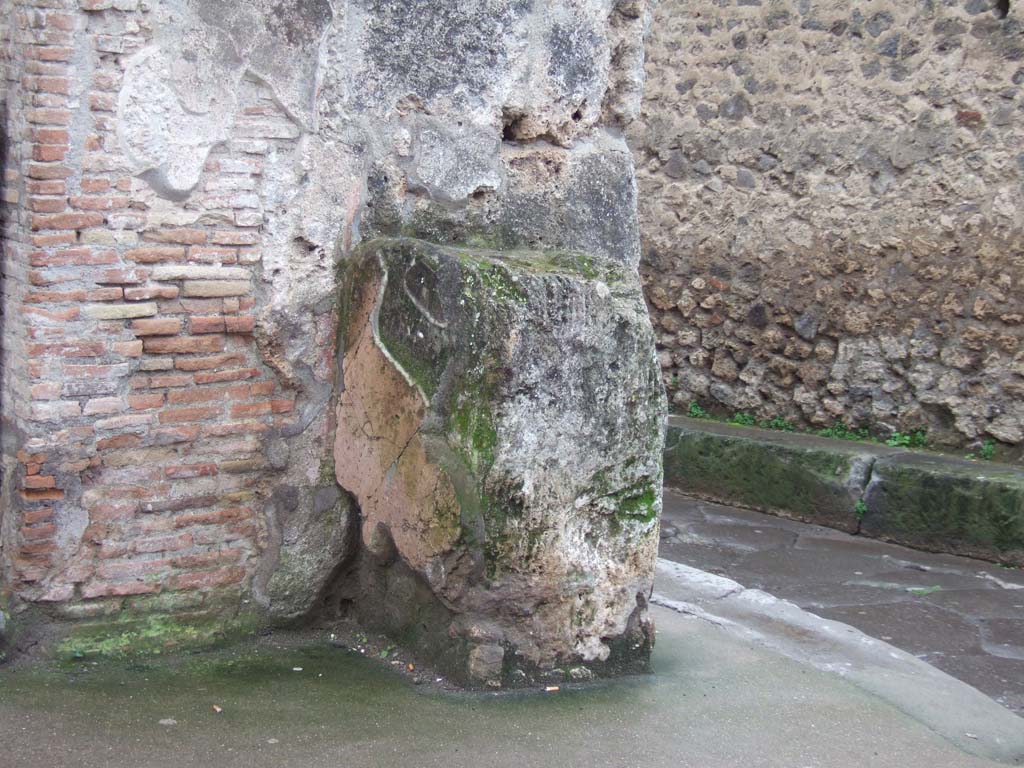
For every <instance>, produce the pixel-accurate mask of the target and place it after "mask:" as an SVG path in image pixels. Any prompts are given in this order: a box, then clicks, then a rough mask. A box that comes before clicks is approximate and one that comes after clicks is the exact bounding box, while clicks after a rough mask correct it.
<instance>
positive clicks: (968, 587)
mask: <svg viewBox="0 0 1024 768" xmlns="http://www.w3.org/2000/svg"><path fill="white" fill-rule="evenodd" d="M661 556H662V557H663V558H667V559H670V560H674V561H677V562H680V563H685V564H686V565H690V566H693V567H694V568H700V569H703V570H706V571H710V572H712V573H715V574H720V575H722V576H727V577H729V578H730V579H734V580H735V581H737V582H739V583H740V584H743V585H744V586H746V587H749V588H757V589H762V590H764V591H766V592H769V593H771V594H773V595H775V596H776V597H779V598H783V599H786V600H790V601H792V602H794V603H796V604H797V605H799V606H800V607H802V608H805V609H807V610H808V611H811V612H813V613H816V614H818V615H819V616H823V617H825V618H829V619H834V620H837V621H842V622H845V623H847V624H850V625H852V626H854V627H856V628H858V629H860V630H861V631H863V632H865V633H867V634H869V635H872V636H874V637H877V638H879V639H882V640H885V641H887V642H889V643H891V644H893V645H895V646H897V647H899V648H902V649H903V650H906V651H908V652H910V653H913V654H915V655H916V656H918V657H919V658H921V659H923V660H925V661H927V662H929V663H931V664H933V665H934V666H936V667H938V668H939V669H941V670H943V671H945V672H947V673H949V674H951V675H953V676H955V677H957V678H959V679H961V680H963V681H965V682H967V683H969V684H971V685H973V686H975V687H977V688H978V689H980V690H981V691H983V692H985V693H987V694H988V695H989V696H991V697H992V698H994V699H995V700H996V701H998V702H1000V703H1001V704H1003V705H1005V706H1006V707H1009V708H1010V709H1012V710H1014V711H1015V712H1017V713H1022V712H1024V572H1022V571H1020V570H1012V569H1007V568H1002V567H1000V566H998V565H995V564H993V563H987V562H983V561H978V560H970V559H967V558H962V557H953V556H950V555H937V554H930V553H927V552H918V551H915V550H911V549H907V548H905V547H900V546H896V545H893V544H887V543H885V542H880V541H875V540H872V539H866V538H862V537H858V536H850V535H848V534H845V533H841V532H839V531H835V530H832V529H829V528H822V527H819V526H815V525H807V524H804V523H797V522H793V521H790V520H785V519H782V518H776V517H772V516H770V515H765V514H761V513H758V512H751V511H748V510H743V509H738V508H735V507H726V506H722V505H719V504H713V503H709V502H704V501H700V500H697V499H693V498H690V497H686V496H683V495H681V494H678V493H675V492H673V491H670V490H666V492H665V513H664V517H663V521H662V542H661Z"/></svg>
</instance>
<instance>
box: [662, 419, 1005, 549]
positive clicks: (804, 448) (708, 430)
mask: <svg viewBox="0 0 1024 768" xmlns="http://www.w3.org/2000/svg"><path fill="white" fill-rule="evenodd" d="M665 485H667V486H669V487H671V488H675V489H677V490H680V491H682V492H684V493H689V494H693V495H695V496H700V497H703V498H707V499H712V500H714V501H719V502H723V503H727V504H733V505H735V506H740V507H747V508H750V509H756V510H759V511H761V512H768V513H771V514H775V515H780V516H782V517H789V518H794V519H796V520H801V521H804V522H808V523H816V524H818V525H825V526H828V527H830V528H838V529H839V530H842V531H846V532H848V533H859V534H861V535H864V536H871V537H873V538H878V539H884V540H886V541H892V542H896V543H898V544H904V545H906V546H910V547H916V548H918V549H924V550H928V551H931V552H947V553H950V554H955V555H965V556H969V557H977V558H981V559H984V560H991V561H994V562H999V563H1005V564H1008V565H1017V566H1024V470H1022V469H1018V468H1016V467H1013V466H1009V465H1005V464H995V463H988V462H985V463H981V462H973V461H967V460H965V459H956V458H953V457H949V456H941V455H937V454H929V453H925V452H922V451H907V450H903V449H898V448H890V447H888V446H884V445H873V444H870V443H858V442H847V441H840V440H832V439H829V438H823V437H816V436H814V435H803V434H795V433H790V432H772V431H769V430H763V429H757V428H752V427H740V426H735V425H732V424H721V423H718V422H709V421H702V420H697V419H690V418H686V417H682V416H672V417H670V418H669V424H668V434H667V439H666V443H665Z"/></svg>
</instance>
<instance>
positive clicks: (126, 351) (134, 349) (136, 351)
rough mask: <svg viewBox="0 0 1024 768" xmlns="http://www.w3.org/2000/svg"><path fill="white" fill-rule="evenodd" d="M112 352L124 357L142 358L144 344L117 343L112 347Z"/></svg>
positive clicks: (134, 342) (137, 342) (131, 342)
mask: <svg viewBox="0 0 1024 768" xmlns="http://www.w3.org/2000/svg"><path fill="white" fill-rule="evenodd" d="M110 351H111V352H113V353H114V354H115V355H121V356H122V357H142V342H141V341H115V342H114V343H113V344H111V345H110Z"/></svg>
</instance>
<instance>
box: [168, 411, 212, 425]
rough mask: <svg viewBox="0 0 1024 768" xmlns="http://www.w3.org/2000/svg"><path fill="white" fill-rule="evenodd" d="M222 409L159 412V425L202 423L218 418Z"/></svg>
mask: <svg viewBox="0 0 1024 768" xmlns="http://www.w3.org/2000/svg"><path fill="white" fill-rule="evenodd" d="M222 413H223V409H222V408H178V409H175V410H167V411H161V412H160V417H159V418H160V423H161V424H180V423H182V422H189V421H203V420H205V419H212V418H214V417H216V416H220V415H221V414H222Z"/></svg>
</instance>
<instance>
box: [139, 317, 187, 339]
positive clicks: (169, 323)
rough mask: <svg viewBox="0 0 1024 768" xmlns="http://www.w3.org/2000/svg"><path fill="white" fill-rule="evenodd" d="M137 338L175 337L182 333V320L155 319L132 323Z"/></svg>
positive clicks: (171, 318)
mask: <svg viewBox="0 0 1024 768" xmlns="http://www.w3.org/2000/svg"><path fill="white" fill-rule="evenodd" d="M132 332H133V333H134V334H135V335H136V336H174V335H176V334H178V333H180V332H181V320H179V319H178V318H176V317H154V318H146V319H143V320H133V321H132Z"/></svg>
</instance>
